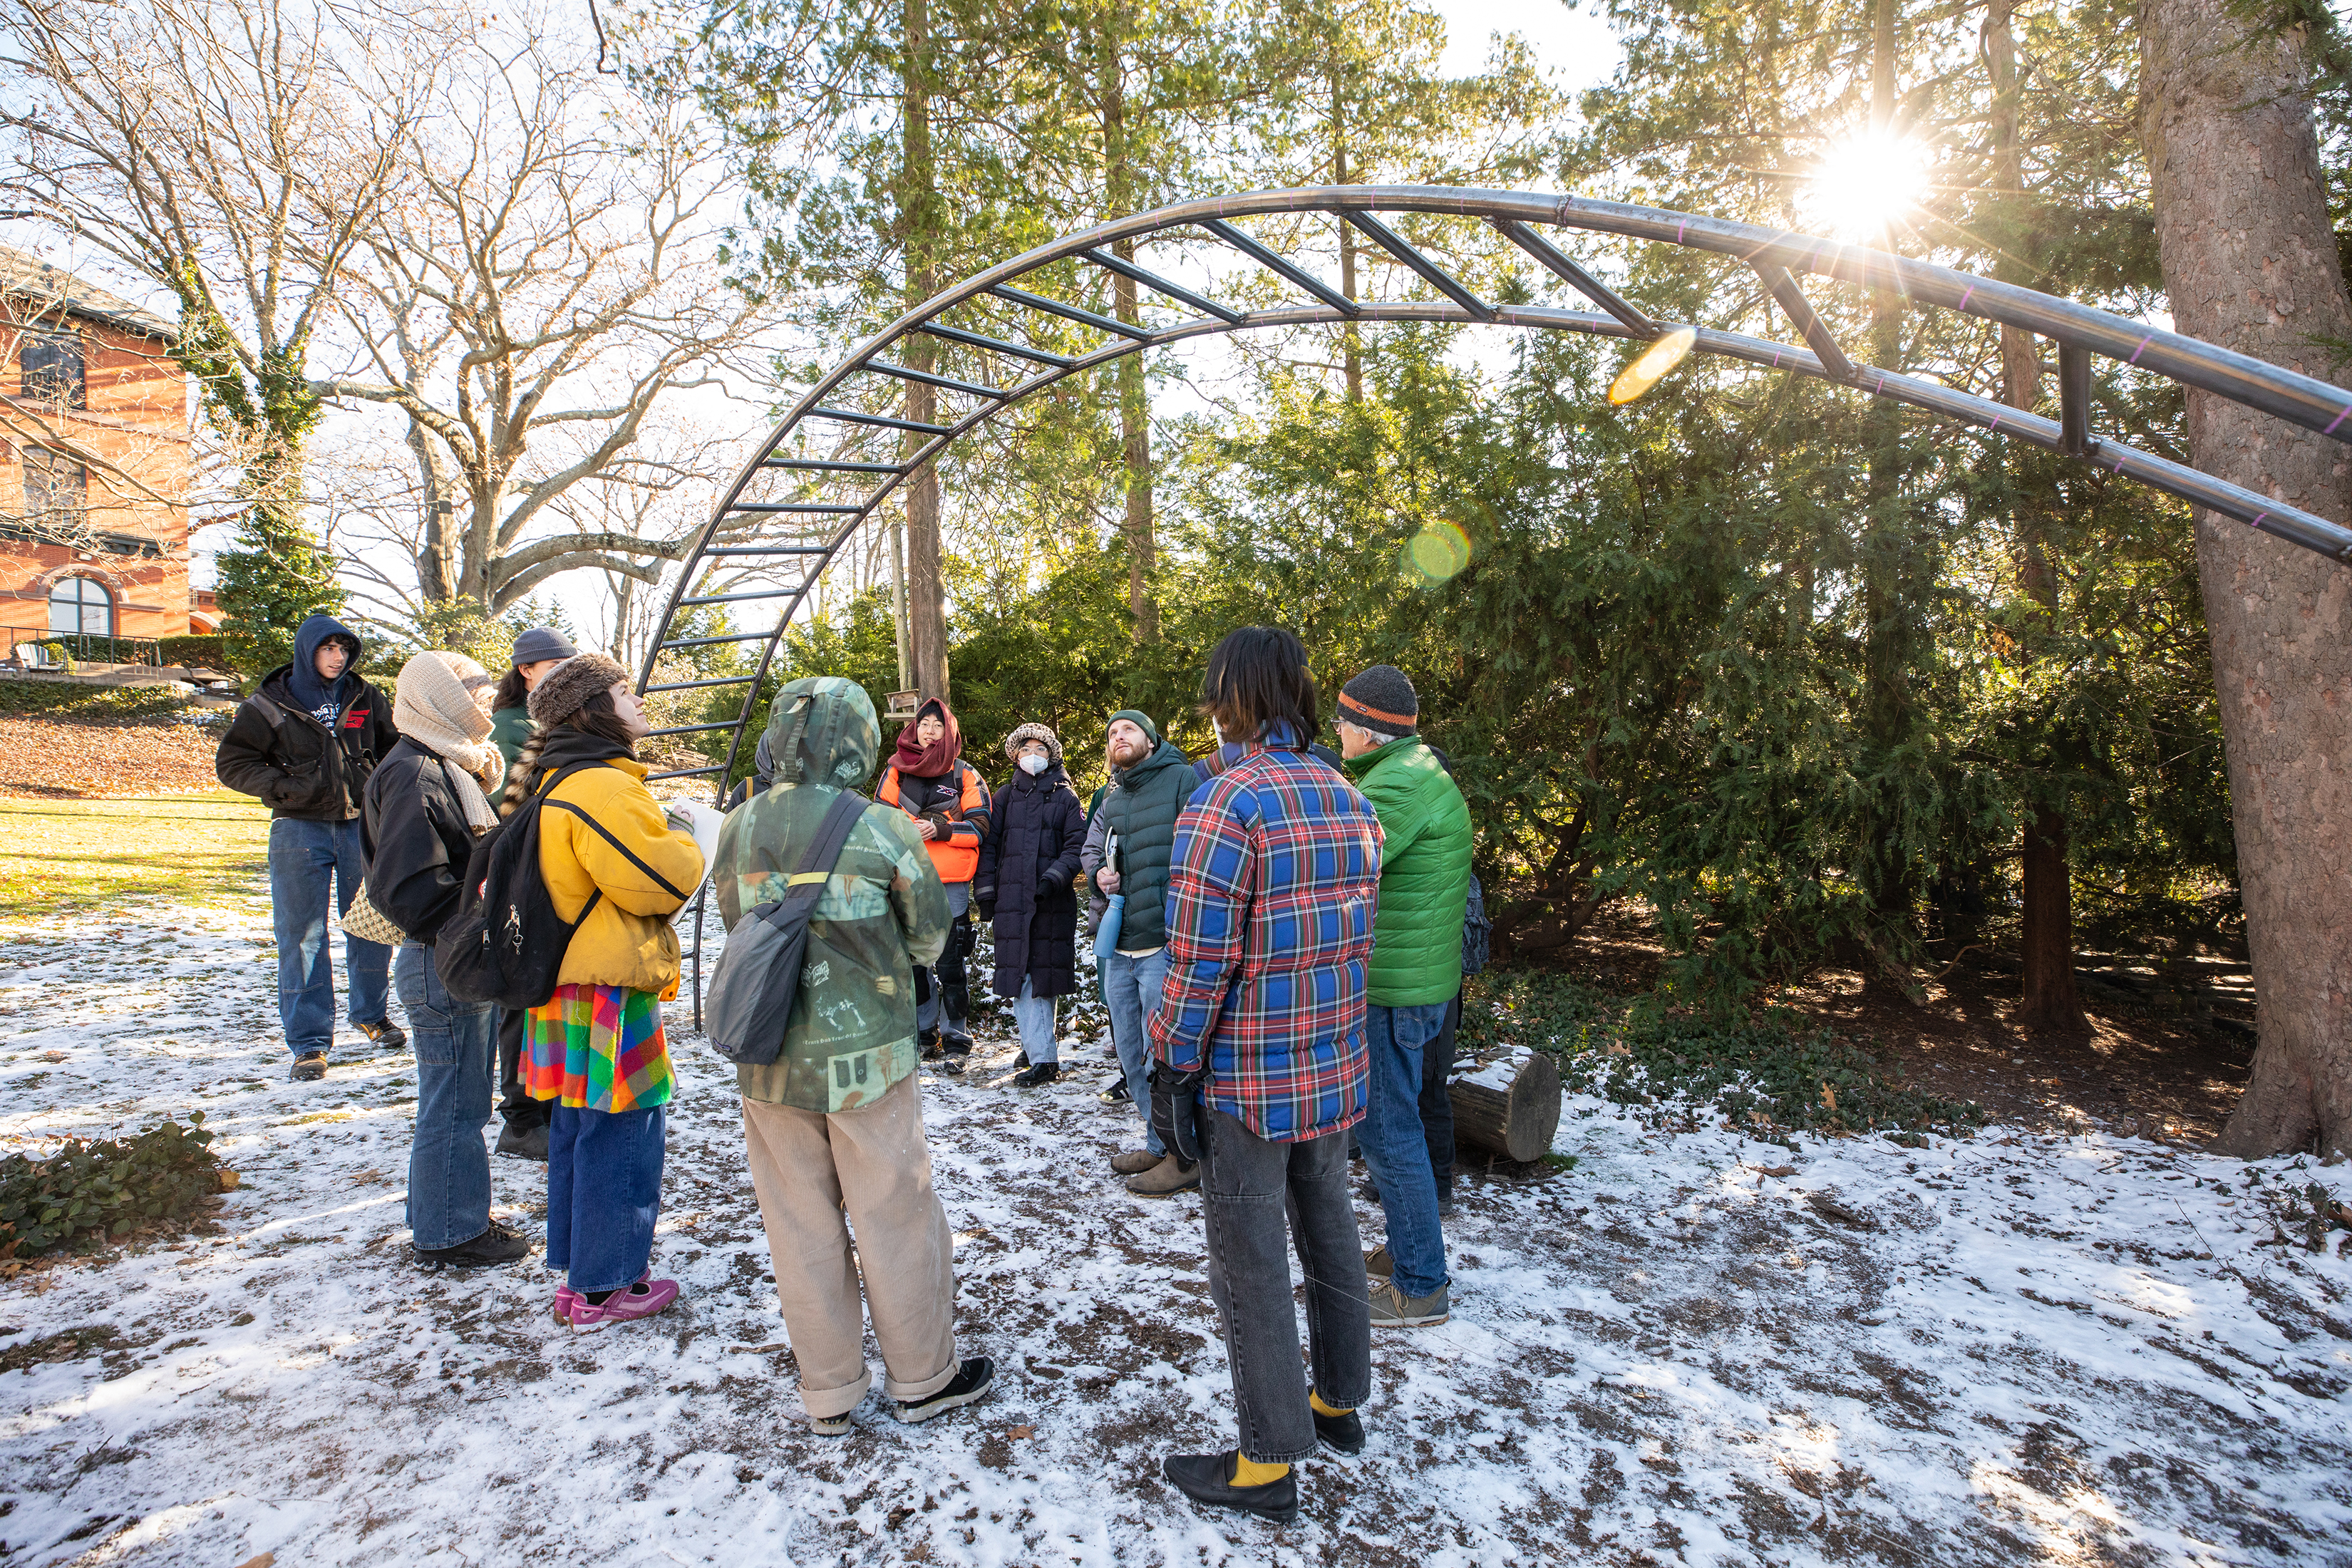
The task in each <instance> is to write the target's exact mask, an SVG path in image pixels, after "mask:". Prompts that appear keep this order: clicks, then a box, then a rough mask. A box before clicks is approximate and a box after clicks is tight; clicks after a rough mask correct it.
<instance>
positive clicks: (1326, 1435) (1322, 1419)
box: [1307, 1405, 1364, 1454]
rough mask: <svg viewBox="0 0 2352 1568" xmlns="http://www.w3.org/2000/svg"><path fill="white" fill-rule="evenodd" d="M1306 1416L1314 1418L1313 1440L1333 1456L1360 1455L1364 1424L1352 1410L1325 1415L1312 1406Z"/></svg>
mask: <svg viewBox="0 0 2352 1568" xmlns="http://www.w3.org/2000/svg"><path fill="white" fill-rule="evenodd" d="M1307 1414H1308V1415H1312V1416H1314V1417H1315V1440H1316V1441H1317V1442H1318V1443H1320V1444H1322V1445H1323V1446H1324V1447H1327V1448H1328V1449H1330V1450H1331V1451H1332V1452H1333V1453H1335V1454H1360V1453H1362V1452H1363V1451H1364V1423H1363V1421H1362V1419H1361V1418H1360V1417H1359V1416H1358V1415H1357V1414H1356V1413H1355V1412H1354V1411H1352V1410H1342V1411H1341V1412H1339V1415H1324V1414H1323V1412H1321V1411H1320V1410H1318V1409H1316V1408H1315V1407H1314V1406H1313V1405H1308V1406H1307Z"/></svg>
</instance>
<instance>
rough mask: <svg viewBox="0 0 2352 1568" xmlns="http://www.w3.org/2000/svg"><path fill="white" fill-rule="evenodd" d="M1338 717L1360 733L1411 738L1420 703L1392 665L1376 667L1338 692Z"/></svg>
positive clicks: (1397, 669) (1400, 673) (1409, 684)
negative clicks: (1378, 733)
mask: <svg viewBox="0 0 2352 1568" xmlns="http://www.w3.org/2000/svg"><path fill="white" fill-rule="evenodd" d="M1339 717H1340V718H1342V719H1345V720H1346V721H1348V722H1349V723H1350V724H1353V725H1355V726H1357V727H1358V728H1359V729H1364V730H1378V731H1380V732H1381V734H1383V735H1399V736H1402V735H1410V734H1412V732H1413V731H1414V730H1415V729H1416V728H1418V727H1419V724H1420V721H1421V699H1420V698H1419V697H1417V696H1415V695H1414V694H1413V689H1412V681H1410V680H1407V679H1405V674H1404V671H1403V670H1402V669H1399V668H1397V667H1396V666H1395V665H1392V664H1376V665H1374V666H1372V668H1370V669H1368V670H1366V671H1364V673H1363V674H1361V675H1360V676H1358V677H1356V679H1353V680H1351V681H1349V682H1348V684H1347V685H1345V686H1343V687H1341V688H1339Z"/></svg>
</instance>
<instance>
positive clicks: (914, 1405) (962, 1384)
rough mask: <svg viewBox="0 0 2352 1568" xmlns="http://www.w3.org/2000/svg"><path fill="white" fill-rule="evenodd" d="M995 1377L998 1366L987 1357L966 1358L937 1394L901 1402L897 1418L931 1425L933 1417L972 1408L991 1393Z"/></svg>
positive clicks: (899, 1402)
mask: <svg viewBox="0 0 2352 1568" xmlns="http://www.w3.org/2000/svg"><path fill="white" fill-rule="evenodd" d="M995 1375H996V1363H994V1362H992V1361H991V1360H989V1359H988V1358H987V1357H986V1356H984V1355H975V1356H966V1357H965V1358H964V1362H963V1364H962V1365H961V1366H960V1367H958V1368H956V1374H955V1376H954V1377H952V1378H950V1379H949V1380H948V1385H947V1386H946V1387H945V1388H942V1389H940V1391H939V1392H938V1393H937V1394H926V1395H924V1396H923V1397H922V1398H920V1399H901V1400H900V1401H898V1419H899V1420H901V1421H929V1419H930V1418H931V1417H932V1416H934V1415H944V1414H946V1413H947V1412H948V1411H950V1410H953V1409H954V1408H956V1407H957V1406H958V1405H970V1404H971V1402H972V1401H973V1400H975V1399H978V1398H980V1397H982V1395H983V1394H987V1392H988V1384H989V1382H990V1380H991V1379H992V1378H993V1377H995Z"/></svg>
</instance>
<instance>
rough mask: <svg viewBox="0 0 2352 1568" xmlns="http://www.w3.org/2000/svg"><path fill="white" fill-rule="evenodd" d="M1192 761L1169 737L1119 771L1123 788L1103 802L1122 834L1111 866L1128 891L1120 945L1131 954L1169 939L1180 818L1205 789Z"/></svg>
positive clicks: (1111, 822) (1112, 824) (1113, 827)
mask: <svg viewBox="0 0 2352 1568" xmlns="http://www.w3.org/2000/svg"><path fill="white" fill-rule="evenodd" d="M1199 782H1200V781H1199V780H1198V779H1197V778H1195V777H1194V775H1193V773H1192V762H1191V759H1189V758H1187V757H1186V756H1185V755H1184V753H1183V752H1181V751H1180V750H1179V749H1178V748H1176V747H1175V746H1173V745H1171V744H1170V743H1169V742H1166V741H1162V742H1160V745H1159V747H1158V748H1157V749H1156V750H1155V751H1153V752H1152V753H1151V754H1150V756H1148V757H1146V758H1144V759H1143V760H1142V761H1141V762H1139V763H1135V764H1134V765H1133V766H1132V767H1129V768H1128V769H1127V770H1126V771H1124V772H1123V773H1120V774H1119V775H1118V789H1116V790H1114V791H1112V792H1111V794H1110V795H1109V797H1108V799H1106V800H1105V801H1104V802H1103V811H1104V813H1105V815H1106V820H1107V821H1108V824H1109V828H1110V831H1111V832H1112V833H1115V834H1117V835H1118V843H1117V846H1116V854H1115V856H1114V859H1113V863H1112V867H1111V868H1112V869H1113V870H1115V871H1117V872H1118V879H1119V885H1118V890H1119V891H1120V892H1122V893H1124V894H1126V895H1127V910H1126V912H1125V913H1124V914H1123V915H1121V916H1120V918H1119V927H1118V945H1119V946H1120V948H1121V949H1123V950H1124V951H1126V952H1142V951H1143V950H1144V949H1146V948H1153V947H1158V946H1160V945H1161V944H1162V943H1164V942H1166V941H1167V940H1168V935H1167V927H1166V924H1165V921H1164V917H1165V915H1166V913H1167V908H1168V857H1169V851H1170V849H1171V847H1173V846H1174V844H1175V842H1176V819H1177V818H1178V817H1179V816H1182V815H1183V813H1184V803H1185V802H1186V801H1188V800H1191V799H1192V791H1193V790H1194V789H1196V788H1198V787H1199Z"/></svg>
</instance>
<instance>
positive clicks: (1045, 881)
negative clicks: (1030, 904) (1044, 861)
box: [1037, 876, 1070, 899]
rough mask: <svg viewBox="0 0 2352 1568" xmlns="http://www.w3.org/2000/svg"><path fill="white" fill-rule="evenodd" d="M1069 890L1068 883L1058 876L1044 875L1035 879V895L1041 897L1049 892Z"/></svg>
mask: <svg viewBox="0 0 2352 1568" xmlns="http://www.w3.org/2000/svg"><path fill="white" fill-rule="evenodd" d="M1069 890H1070V885H1069V884H1068V883H1067V882H1066V881H1064V880H1063V879H1061V878H1059V877H1054V876H1045V877H1040V878H1038V879H1037V896H1038V897H1039V898H1041V899H1042V898H1045V897H1046V896H1048V895H1049V894H1053V893H1066V892H1068V891H1069Z"/></svg>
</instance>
